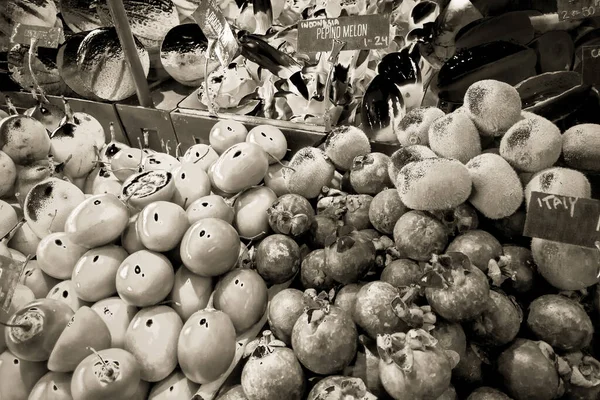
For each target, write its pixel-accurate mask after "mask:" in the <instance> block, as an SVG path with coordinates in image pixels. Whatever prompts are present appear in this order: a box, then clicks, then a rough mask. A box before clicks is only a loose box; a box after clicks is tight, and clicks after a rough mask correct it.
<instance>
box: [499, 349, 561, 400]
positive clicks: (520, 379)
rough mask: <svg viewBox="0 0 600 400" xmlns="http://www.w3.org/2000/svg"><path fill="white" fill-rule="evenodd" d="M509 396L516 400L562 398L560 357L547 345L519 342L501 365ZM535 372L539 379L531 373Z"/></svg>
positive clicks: (504, 356)
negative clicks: (558, 358) (532, 377)
mask: <svg viewBox="0 0 600 400" xmlns="http://www.w3.org/2000/svg"><path fill="white" fill-rule="evenodd" d="M497 368H498V373H499V374H500V376H501V377H502V380H503V383H504V386H505V387H506V391H507V393H508V394H509V395H510V396H511V397H512V398H514V399H515V400H551V399H555V398H557V397H559V396H561V395H562V392H563V391H564V386H563V384H562V381H561V379H560V376H559V373H558V366H557V360H556V354H555V353H554V350H552V347H551V346H550V345H548V344H547V343H545V342H534V341H532V340H527V339H520V338H519V339H517V340H516V341H515V342H514V343H513V344H512V345H511V346H510V347H509V348H508V349H506V350H504V351H503V352H502V354H500V357H498V361H497ZM532 371H535V379H531V372H532Z"/></svg>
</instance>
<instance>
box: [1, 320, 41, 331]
mask: <svg viewBox="0 0 600 400" xmlns="http://www.w3.org/2000/svg"><path fill="white" fill-rule="evenodd" d="M0 325H2V326H5V327H7V328H21V329H23V330H24V331H25V332H27V331H29V330H31V328H33V324H32V323H31V322H23V323H22V324H8V323H4V322H0Z"/></svg>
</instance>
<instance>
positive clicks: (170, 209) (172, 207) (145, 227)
mask: <svg viewBox="0 0 600 400" xmlns="http://www.w3.org/2000/svg"><path fill="white" fill-rule="evenodd" d="M188 228H189V225H188V218H187V215H186V213H185V211H184V209H183V208H181V207H180V206H178V205H177V204H174V203H170V202H167V201H157V202H154V203H152V204H149V205H147V206H146V207H144V209H143V210H142V211H141V212H140V215H139V216H138V219H137V232H138V234H139V236H140V241H141V242H142V245H144V247H145V248H147V249H148V250H152V251H157V252H163V253H164V252H166V251H169V250H173V249H174V248H175V247H177V245H178V244H179V242H181V239H182V238H183V235H184V234H185V232H186V231H187V229H188Z"/></svg>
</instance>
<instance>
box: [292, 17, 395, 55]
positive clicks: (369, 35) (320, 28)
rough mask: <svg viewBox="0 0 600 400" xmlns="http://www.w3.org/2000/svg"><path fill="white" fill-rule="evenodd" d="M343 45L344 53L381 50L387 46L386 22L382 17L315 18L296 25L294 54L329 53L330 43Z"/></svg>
mask: <svg viewBox="0 0 600 400" xmlns="http://www.w3.org/2000/svg"><path fill="white" fill-rule="evenodd" d="M334 40H339V41H342V42H344V43H345V45H344V50H362V49H370V50H374V49H385V48H387V47H389V45H390V22H389V18H388V17H387V16H383V15H378V14H374V15H353V16H350V17H340V18H318V19H309V20H306V21H300V22H299V23H298V51H299V52H301V53H316V52H321V51H331V49H332V46H333V41H334Z"/></svg>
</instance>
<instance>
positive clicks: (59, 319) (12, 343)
mask: <svg viewBox="0 0 600 400" xmlns="http://www.w3.org/2000/svg"><path fill="white" fill-rule="evenodd" d="M73 315H74V313H73V310H71V308H70V307H69V306H68V305H66V304H65V303H62V302H60V301H57V300H53V299H38V300H35V301H33V302H31V303H28V304H27V305H26V306H25V307H23V308H21V309H20V310H19V311H17V312H16V313H15V314H13V316H12V317H10V319H9V320H8V323H9V324H10V325H15V326H13V327H6V328H5V330H4V334H5V336H4V337H5V339H6V345H7V346H8V349H9V350H10V352H11V353H12V354H14V355H15V356H17V357H18V358H20V359H23V360H27V361H34V362H37V361H46V360H48V358H49V357H50V353H51V352H52V349H53V348H54V345H55V344H56V341H57V340H58V338H59V336H60V334H61V333H62V331H63V330H64V329H65V327H66V326H67V324H68V323H69V321H70V320H71V317H73ZM17 325H18V326H17Z"/></svg>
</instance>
